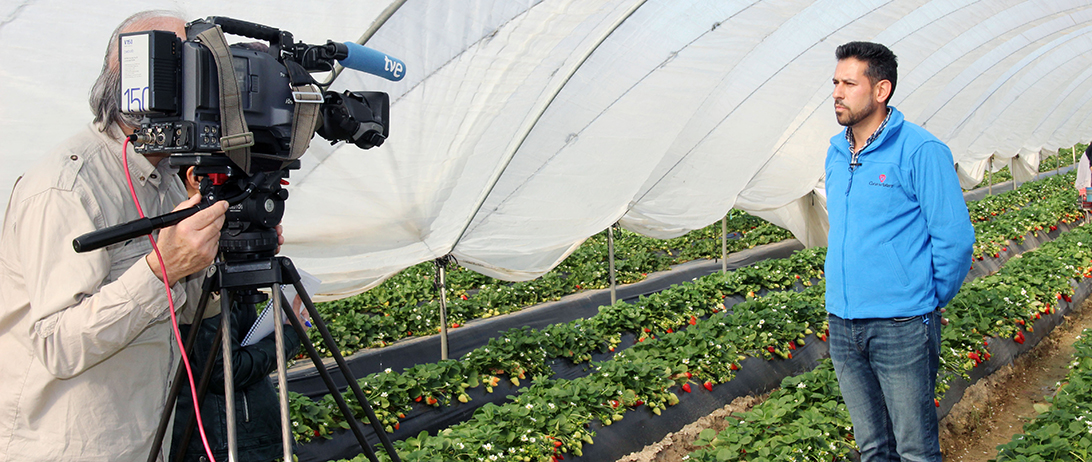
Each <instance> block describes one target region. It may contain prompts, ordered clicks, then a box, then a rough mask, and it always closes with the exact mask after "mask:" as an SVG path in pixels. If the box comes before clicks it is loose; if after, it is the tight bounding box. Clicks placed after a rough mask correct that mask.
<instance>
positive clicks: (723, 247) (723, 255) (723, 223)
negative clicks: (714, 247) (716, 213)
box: [720, 209, 732, 273]
mask: <svg viewBox="0 0 1092 462" xmlns="http://www.w3.org/2000/svg"><path fill="white" fill-rule="evenodd" d="M730 216H732V210H731V209H728V215H725V216H724V218H721V219H720V272H722V273H727V272H728V217H730Z"/></svg>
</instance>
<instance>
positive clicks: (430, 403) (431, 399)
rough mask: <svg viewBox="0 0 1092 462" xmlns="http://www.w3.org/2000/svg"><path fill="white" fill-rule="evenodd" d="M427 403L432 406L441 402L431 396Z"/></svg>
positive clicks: (426, 400)
mask: <svg viewBox="0 0 1092 462" xmlns="http://www.w3.org/2000/svg"><path fill="white" fill-rule="evenodd" d="M425 402H426V403H428V404H429V405H432V404H436V403H437V402H439V401H437V400H436V398H433V397H431V396H429V397H428V398H427V399H425Z"/></svg>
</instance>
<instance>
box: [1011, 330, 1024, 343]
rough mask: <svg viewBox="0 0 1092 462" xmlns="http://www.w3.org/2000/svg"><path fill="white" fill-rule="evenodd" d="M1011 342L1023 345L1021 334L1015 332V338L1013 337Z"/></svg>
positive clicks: (1022, 335)
mask: <svg viewBox="0 0 1092 462" xmlns="http://www.w3.org/2000/svg"><path fill="white" fill-rule="evenodd" d="M1012 340H1013V341H1014V342H1016V343H1019V344H1021V345H1023V344H1024V334H1023V333H1022V332H1017V333H1016V337H1014V338H1013V339H1012Z"/></svg>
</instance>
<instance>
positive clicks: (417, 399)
mask: <svg viewBox="0 0 1092 462" xmlns="http://www.w3.org/2000/svg"><path fill="white" fill-rule="evenodd" d="M424 398H425V397H424V396H418V397H416V398H413V401H415V402H418V403H420V402H421V400H422V399H424Z"/></svg>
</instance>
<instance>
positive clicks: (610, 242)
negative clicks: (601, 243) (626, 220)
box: [607, 223, 618, 305]
mask: <svg viewBox="0 0 1092 462" xmlns="http://www.w3.org/2000/svg"><path fill="white" fill-rule="evenodd" d="M617 224H618V223H614V224H612V225H610V226H609V227H607V262H608V264H609V268H610V304H611V305H613V304H614V303H615V302H617V301H618V284H617V279H616V278H615V274H614V225H617Z"/></svg>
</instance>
